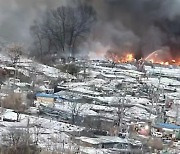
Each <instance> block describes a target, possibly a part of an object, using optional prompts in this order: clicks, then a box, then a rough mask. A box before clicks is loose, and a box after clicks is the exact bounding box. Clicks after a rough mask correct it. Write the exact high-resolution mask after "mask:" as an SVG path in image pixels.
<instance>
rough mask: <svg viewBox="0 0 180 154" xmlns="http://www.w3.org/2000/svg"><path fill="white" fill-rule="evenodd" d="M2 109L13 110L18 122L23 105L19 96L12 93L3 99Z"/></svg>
mask: <svg viewBox="0 0 180 154" xmlns="http://www.w3.org/2000/svg"><path fill="white" fill-rule="evenodd" d="M3 104H4V107H5V108H9V109H13V110H14V111H15V112H16V113H17V121H19V120H20V112H22V111H24V109H25V105H23V104H22V97H21V94H17V93H12V94H9V96H7V97H6V98H5V99H4V102H3Z"/></svg>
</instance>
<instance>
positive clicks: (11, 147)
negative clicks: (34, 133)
mask: <svg viewBox="0 0 180 154" xmlns="http://www.w3.org/2000/svg"><path fill="white" fill-rule="evenodd" d="M2 144H3V145H4V146H1V151H2V152H3V153H4V154H25V153H26V154H38V153H39V149H38V147H37V146H35V145H34V144H33V141H32V139H31V137H30V135H29V133H28V132H27V131H26V130H25V129H17V128H10V129H9V130H8V131H7V133H5V134H3V135H2ZM2 149H3V150H2Z"/></svg>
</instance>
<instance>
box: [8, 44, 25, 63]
mask: <svg viewBox="0 0 180 154" xmlns="http://www.w3.org/2000/svg"><path fill="white" fill-rule="evenodd" d="M7 51H8V54H9V56H10V58H11V60H12V64H13V65H15V64H16V63H17V62H18V60H19V58H20V56H21V55H22V53H23V51H24V49H23V46H22V45H20V44H10V45H8V47H7Z"/></svg>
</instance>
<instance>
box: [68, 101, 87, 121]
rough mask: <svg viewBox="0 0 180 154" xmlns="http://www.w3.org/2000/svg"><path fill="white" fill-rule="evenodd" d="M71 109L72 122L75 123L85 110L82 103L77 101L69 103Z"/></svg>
mask: <svg viewBox="0 0 180 154" xmlns="http://www.w3.org/2000/svg"><path fill="white" fill-rule="evenodd" d="M68 107H69V109H70V111H71V118H72V124H75V123H76V122H77V120H78V117H79V116H80V113H81V112H82V111H83V110H84V108H83V106H82V104H80V103H77V102H71V103H69V106H68Z"/></svg>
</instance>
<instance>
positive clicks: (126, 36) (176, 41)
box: [0, 0, 180, 55]
mask: <svg viewBox="0 0 180 154" xmlns="http://www.w3.org/2000/svg"><path fill="white" fill-rule="evenodd" d="M74 1H75V0H0V37H3V38H4V39H6V40H8V41H14V42H16V41H18V42H24V43H26V44H30V43H29V41H30V40H31V39H30V38H31V37H30V33H29V27H30V26H31V25H32V23H33V20H35V19H37V18H38V17H39V18H41V16H42V14H43V13H44V12H45V11H47V10H49V9H52V8H56V7H58V6H61V5H72V4H73V2H74ZM81 1H82V2H84V3H88V4H90V5H92V6H93V7H94V9H95V10H96V12H97V23H96V24H95V25H94V27H93V29H92V33H91V34H90V37H89V39H88V40H89V41H88V42H86V43H84V44H83V45H82V47H81V49H82V50H87V48H88V50H98V47H99V46H100V47H101V49H102V47H103V46H104V48H105V49H107V48H114V49H118V50H126V49H128V50H132V51H134V52H135V53H143V54H147V53H149V52H152V51H154V50H157V49H160V48H162V47H164V46H168V47H169V48H170V50H171V51H172V53H173V55H175V54H178V53H179V51H180V9H179V8H180V0H81ZM96 45H97V47H96ZM84 48H86V49H84Z"/></svg>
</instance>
